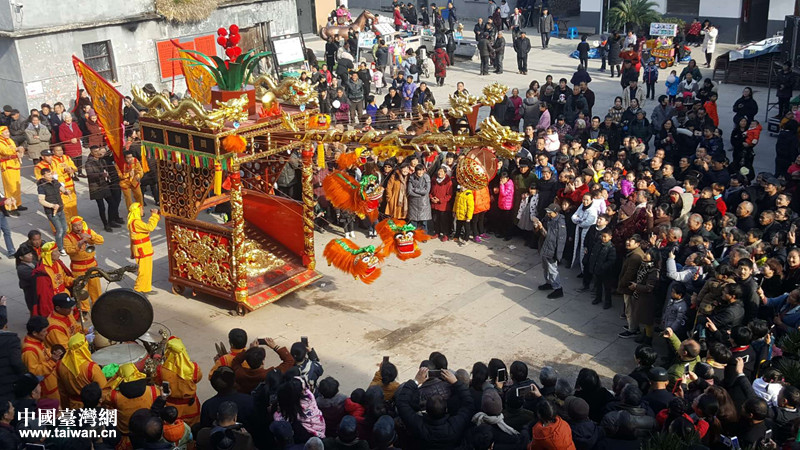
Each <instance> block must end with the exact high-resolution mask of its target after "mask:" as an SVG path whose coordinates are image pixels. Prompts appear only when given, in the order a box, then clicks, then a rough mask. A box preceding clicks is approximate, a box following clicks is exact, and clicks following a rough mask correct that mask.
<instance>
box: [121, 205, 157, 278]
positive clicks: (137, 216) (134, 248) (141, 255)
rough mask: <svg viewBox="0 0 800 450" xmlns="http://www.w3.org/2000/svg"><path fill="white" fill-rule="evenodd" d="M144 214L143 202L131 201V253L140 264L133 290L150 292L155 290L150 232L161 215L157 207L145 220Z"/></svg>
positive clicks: (129, 211) (129, 212)
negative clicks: (143, 218)
mask: <svg viewBox="0 0 800 450" xmlns="http://www.w3.org/2000/svg"><path fill="white" fill-rule="evenodd" d="M143 214H144V213H143V212H142V204H141V203H139V202H134V203H131V205H130V209H129V210H128V232H129V233H130V235H131V254H132V255H133V258H134V259H136V264H138V265H139V272H138V273H137V275H136V284H134V285H133V290H134V291H137V292H143V293H150V292H151V291H152V290H153V244H151V243H150V233H151V232H152V231H153V230H155V229H156V226H157V225H158V220H159V219H160V218H161V216H160V215H159V214H158V210H157V209H151V210H150V219H148V221H147V222H145V221H143V220H142V216H143Z"/></svg>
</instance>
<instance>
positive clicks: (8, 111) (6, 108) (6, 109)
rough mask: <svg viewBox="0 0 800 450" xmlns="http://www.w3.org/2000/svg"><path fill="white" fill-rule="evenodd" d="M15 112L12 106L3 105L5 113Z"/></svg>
mask: <svg viewBox="0 0 800 450" xmlns="http://www.w3.org/2000/svg"><path fill="white" fill-rule="evenodd" d="M13 110H14V108H12V107H11V105H3V112H7V113H10V112H11V111H13Z"/></svg>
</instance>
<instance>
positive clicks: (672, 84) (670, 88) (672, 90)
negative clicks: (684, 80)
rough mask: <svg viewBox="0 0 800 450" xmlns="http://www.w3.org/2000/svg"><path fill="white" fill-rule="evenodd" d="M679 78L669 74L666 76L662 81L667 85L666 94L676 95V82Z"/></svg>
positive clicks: (678, 81)
mask: <svg viewBox="0 0 800 450" xmlns="http://www.w3.org/2000/svg"><path fill="white" fill-rule="evenodd" d="M680 81H681V80H680V79H679V78H678V77H676V76H674V75H670V76H669V77H667V80H666V81H665V82H664V86H666V87H667V95H671V96H673V97H674V96H676V95H678V83H680Z"/></svg>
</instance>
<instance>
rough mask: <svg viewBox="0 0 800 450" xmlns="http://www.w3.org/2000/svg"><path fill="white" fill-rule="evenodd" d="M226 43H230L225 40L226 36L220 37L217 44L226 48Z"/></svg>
mask: <svg viewBox="0 0 800 450" xmlns="http://www.w3.org/2000/svg"><path fill="white" fill-rule="evenodd" d="M226 42H228V40H227V39H225V37H224V36H220V37H218V38H217V44H219V45H221V46H223V47H225V43H226Z"/></svg>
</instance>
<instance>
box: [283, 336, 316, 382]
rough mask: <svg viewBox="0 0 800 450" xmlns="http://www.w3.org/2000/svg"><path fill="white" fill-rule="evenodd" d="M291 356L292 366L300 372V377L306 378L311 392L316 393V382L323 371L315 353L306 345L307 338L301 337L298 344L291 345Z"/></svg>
mask: <svg viewBox="0 0 800 450" xmlns="http://www.w3.org/2000/svg"><path fill="white" fill-rule="evenodd" d="M291 356H292V359H293V360H294V361H293V363H294V366H296V367H297V368H298V369H299V370H300V375H302V376H304V377H306V379H307V380H308V384H309V385H310V387H311V390H312V391H316V390H317V381H318V380H319V379H320V377H321V376H322V374H323V373H325V369H323V368H322V364H320V362H319V356H317V352H316V351H314V349H313V348H312V347H311V346H310V345H309V344H308V337H307V336H302V337H301V338H300V342H295V343H294V344H292V350H291ZM287 370H288V369H287Z"/></svg>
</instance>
